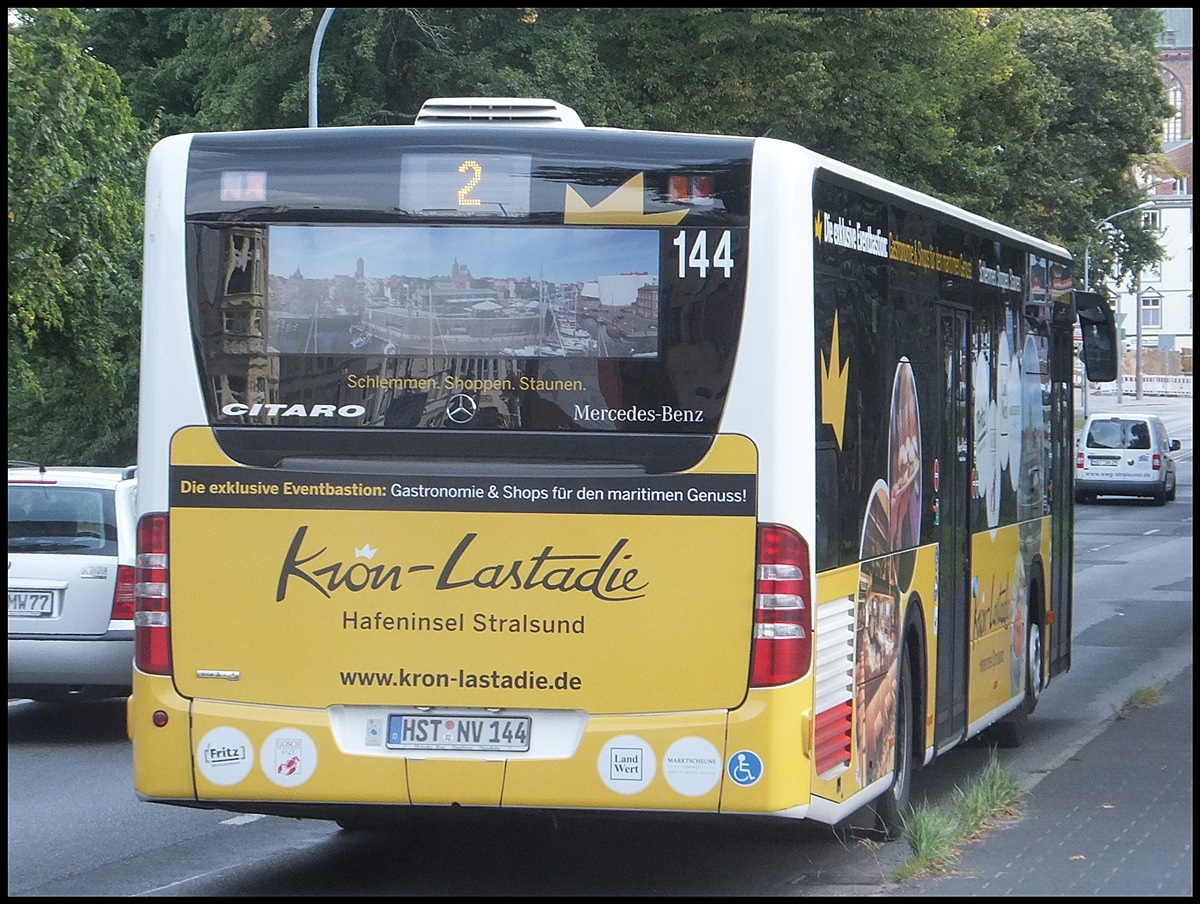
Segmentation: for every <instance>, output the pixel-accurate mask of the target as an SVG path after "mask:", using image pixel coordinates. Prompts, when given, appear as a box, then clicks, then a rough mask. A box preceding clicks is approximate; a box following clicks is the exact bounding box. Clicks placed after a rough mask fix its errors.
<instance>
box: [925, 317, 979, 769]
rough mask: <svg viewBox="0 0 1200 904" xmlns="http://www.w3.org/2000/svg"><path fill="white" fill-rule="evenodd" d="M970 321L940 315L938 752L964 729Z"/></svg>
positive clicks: (936, 484)
mask: <svg viewBox="0 0 1200 904" xmlns="http://www.w3.org/2000/svg"><path fill="white" fill-rule="evenodd" d="M970 327H971V324H970V318H969V315H968V313H967V312H966V311H961V310H954V309H951V308H947V307H940V308H939V309H938V345H939V348H940V350H941V360H942V379H943V381H944V382H943V386H944V388H945V392H944V393H943V399H944V401H943V402H942V404H943V405H944V406H945V407H944V410H943V412H942V417H941V423H942V435H941V439H940V442H939V444H938V457H937V460H936V461H935V463H934V467H935V469H936V471H935V475H934V505H935V506H936V507H937V508H936V514H935V518H934V523H935V525H936V535H937V539H938V550H939V552H938V604H937V616H938V617H937V634H938V645H937V699H936V703H935V712H936V721H935V727H934V744H935V745H936V746H937V747H938V748H944V747H950V746H953V745H954V743H956V742H957V741H958V740H960V739H961V738H962V736H963V734H964V732H965V731H966V727H967V674H968V672H967V658H968V652H969V650H970V618H969V614H970V613H969V602H970V596H969V594H968V589H969V588H968V582H969V576H970V572H971V569H970V548H971V547H970V536H971V532H970V524H969V517H970V516H969V512H970V509H969V505H970V488H971V449H970V441H971V439H970V438H971V430H970V424H971V419H970V400H971V386H970V379H971V368H970V366H969V363H970V360H971V357H970V337H971V328H970Z"/></svg>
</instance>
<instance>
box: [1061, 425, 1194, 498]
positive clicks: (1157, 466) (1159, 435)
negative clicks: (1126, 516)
mask: <svg viewBox="0 0 1200 904" xmlns="http://www.w3.org/2000/svg"><path fill="white" fill-rule="evenodd" d="M1179 449H1180V443H1179V440H1177V439H1171V437H1170V436H1169V435H1168V434H1167V428H1166V425H1165V424H1163V422H1162V419H1161V418H1159V417H1158V416H1157V415H1153V414H1140V413H1121V414H1093V415H1091V416H1090V417H1089V418H1088V419H1087V421H1086V422H1085V423H1084V425H1083V430H1082V431H1081V432H1080V434H1079V437H1078V439H1076V441H1075V501H1076V502H1077V503H1085V502H1095V501H1096V498H1097V497H1098V496H1148V497H1150V498H1151V499H1153V500H1154V503H1155V504H1156V505H1164V504H1165V503H1167V502H1170V501H1172V500H1174V498H1175V460H1174V459H1173V458H1172V457H1171V453H1172V452H1178V451H1179Z"/></svg>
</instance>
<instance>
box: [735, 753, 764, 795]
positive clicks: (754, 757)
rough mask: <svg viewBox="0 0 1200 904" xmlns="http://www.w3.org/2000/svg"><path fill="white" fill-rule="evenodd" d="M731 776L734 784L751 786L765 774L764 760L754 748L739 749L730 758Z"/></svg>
mask: <svg viewBox="0 0 1200 904" xmlns="http://www.w3.org/2000/svg"><path fill="white" fill-rule="evenodd" d="M728 771H729V777H730V778H731V779H733V781H734V784H737V785H741V786H742V787H743V788H749V787H750V786H751V785H753V784H756V783H757V782H758V780H759V779H760V778H762V775H763V761H762V760H761V759H760V758H759V756H758V754H757V753H755V752H754V751H753V750H739V751H738V752H737V753H735V754H734V755H733V756H731V757H730V758H729V766H728Z"/></svg>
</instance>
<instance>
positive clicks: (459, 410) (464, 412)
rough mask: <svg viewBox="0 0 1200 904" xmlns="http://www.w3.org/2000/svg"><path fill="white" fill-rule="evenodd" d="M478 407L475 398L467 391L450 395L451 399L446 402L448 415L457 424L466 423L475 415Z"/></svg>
mask: <svg viewBox="0 0 1200 904" xmlns="http://www.w3.org/2000/svg"><path fill="white" fill-rule="evenodd" d="M478 407H479V406H477V405H476V404H475V400H474V399H473V398H471V397H470V396H469V395H467V394H466V393H465V392H459V393H456V394H455V395H452V396H450V400H449V401H448V402H446V417H448V418H450V420H452V421H454V423H456V424H465V423H466V422H467V421H469V420H470V419H471V418H473V417H475V412H476V411H477V410H478Z"/></svg>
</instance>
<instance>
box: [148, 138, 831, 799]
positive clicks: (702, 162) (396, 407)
mask: <svg viewBox="0 0 1200 904" xmlns="http://www.w3.org/2000/svg"><path fill="white" fill-rule="evenodd" d="M751 148H752V143H751V142H750V141H748V140H743V139H731V138H715V137H696V136H692V137H685V136H671V135H658V134H634V133H620V132H615V131H610V130H585V129H577V128H562V129H553V128H544V129H534V128H529V127H519V126H492V127H478V126H413V127H398V128H391V127H380V128H369V129H319V130H317V129H309V130H291V131H278V132H259V133H230V134H212V135H195V136H179V137H175V138H171V139H167V140H166V141H164V142H163V143H161V144H160V145H159V146H158V148H156V150H155V152H154V154H153V155H152V157H151V162H150V170H149V175H148V183H147V230H146V248H147V252H146V268H145V272H146V277H145V278H146V283H145V300H144V333H143V360H142V396H141V411H140V418H141V422H140V430H141V433H140V440H139V464H140V473H141V474H142V480H141V491H140V499H139V505H140V508H141V512H142V519H141V523H140V528H139V558H138V564H139V571H138V613H137V658H136V663H135V665H136V668H135V682H134V685H135V686H134V692H133V695H132V697H131V700H130V704H129V717H128V718H129V732H130V736H131V738H132V739H133V751H134V782H135V787H136V790H137V792H138V794H139V795H140V796H141V797H142V798H144V799H147V800H151V801H157V802H162V803H169V804H179V805H187V806H201V807H218V808H221V809H227V810H234V811H245V812H262V813H281V814H287V815H295V816H311V817H320V818H336V819H342V820H343V821H345V820H348V819H352V817H353V814H354V813H356V812H364V811H366V810H367V809H372V810H373V808H377V807H380V806H394V807H407V806H410V805H434V806H446V805H455V804H457V805H463V806H479V807H530V808H533V807H537V808H540V807H556V808H557V807H567V808H584V809H620V808H626V809H636V810H657V811H698V812H718V811H728V812H749V813H754V812H787V813H790V814H792V815H800V814H802V813H803V810H804V806H805V804H806V802H807V793H808V786H807V781H808V779H807V776H808V775H809V771H810V770H809V765H808V757H809V754H808V750H809V747H810V740H809V739H808V738H807V737H806V735H805V729H804V720H803V719H802V718H800V717H799V716H798V715H797V716H795V717H793V718H790V719H788V720H779V719H774V720H771V719H769V717H768V715H767V707H766V701H767V700H769V699H773V700H778V699H780V697H779V695H788V698H789V700H790V701H791V703H792V704H794V706H792V707H789V709H790V710H791V711H792V712H797V713H798V712H800V711H801V710H802V709H803V708H804V704H803V700H804V699H805V694H808V695H811V688H810V687H809V685H808V678H807V677H806V676H808V675H809V671H810V659H811V650H810V648H809V644H810V642H811V638H812V625H811V623H810V622H811V608H810V603H811V600H810V598H809V597H810V587H809V584H808V577H807V576H808V572H809V553H808V547H807V544H806V542H805V539H804V538H802V537H801V536H799V535H798V534H797V533H795V532H794V531H793V530H792V529H791V528H790V527H787V526H776V525H760V524H759V518H758V512H759V501H758V500H759V462H758V453H757V450H756V446H755V444H754V442H752V440H751V439H749V438H748V437H747V436H745V435H739V434H729V433H723V432H722V431H721V429H720V427H721V422H722V416H723V413H724V407H725V399H726V396H727V392H728V390H729V387H730V381H731V375H732V373H733V368H734V363H735V357H736V352H737V349H738V342H739V335H740V331H741V324H742V318H743V313H744V304H745V295H746V292H745V287H746V275H747V273H746V271H747V249H748V241H749V238H748V227H749V214H750V211H749V202H750V162H751ZM772 695H775V696H774V697H772ZM768 764H769V765H768ZM768 768H772V769H774V770H775V772H774V774H773V775H770V780H764V776H765V774H766V770H767V769H768Z"/></svg>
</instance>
